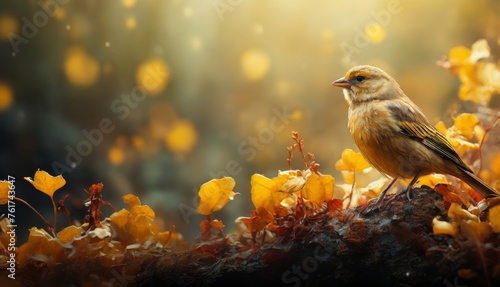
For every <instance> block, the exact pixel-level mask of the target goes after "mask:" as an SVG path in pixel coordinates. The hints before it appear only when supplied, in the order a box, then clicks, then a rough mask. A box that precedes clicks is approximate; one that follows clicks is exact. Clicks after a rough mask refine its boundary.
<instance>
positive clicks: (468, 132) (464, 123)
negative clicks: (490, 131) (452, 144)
mask: <svg viewBox="0 0 500 287" xmlns="http://www.w3.org/2000/svg"><path fill="white" fill-rule="evenodd" d="M477 124H479V119H478V118H477V117H476V116H475V115H474V114H468V113H463V114H460V115H459V116H458V117H457V118H456V119H455V125H454V129H455V131H457V132H458V133H459V134H461V135H462V136H463V137H464V138H465V139H466V140H470V139H472V137H473V136H474V127H475V126H476V125H477Z"/></svg>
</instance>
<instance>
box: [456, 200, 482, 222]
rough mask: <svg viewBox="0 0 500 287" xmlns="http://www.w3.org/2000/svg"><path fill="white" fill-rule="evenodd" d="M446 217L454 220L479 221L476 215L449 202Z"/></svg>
mask: <svg viewBox="0 0 500 287" xmlns="http://www.w3.org/2000/svg"><path fill="white" fill-rule="evenodd" d="M448 217H449V218H451V219H453V220H454V221H463V220H472V221H476V222H479V218H478V217H477V216H475V215H474V214H472V213H470V212H468V211H467V210H465V209H463V208H462V207H461V206H460V205H459V204H457V203H452V204H451V206H450V209H448Z"/></svg>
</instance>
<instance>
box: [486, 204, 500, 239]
mask: <svg viewBox="0 0 500 287" xmlns="http://www.w3.org/2000/svg"><path fill="white" fill-rule="evenodd" d="M489 212H490V213H489V215H488V220H489V222H490V224H491V227H492V229H493V232H496V233H500V205H496V206H493V207H492V208H490V211H489Z"/></svg>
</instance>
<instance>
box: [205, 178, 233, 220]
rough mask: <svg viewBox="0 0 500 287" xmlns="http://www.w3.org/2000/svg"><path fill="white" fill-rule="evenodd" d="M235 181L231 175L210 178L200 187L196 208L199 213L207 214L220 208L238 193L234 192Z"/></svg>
mask: <svg viewBox="0 0 500 287" xmlns="http://www.w3.org/2000/svg"><path fill="white" fill-rule="evenodd" d="M235 184H236V183H235V181H234V179H233V178H232V177H223V178H221V179H212V180H210V181H209V182H206V183H204V184H203V185H202V186H201V187H200V191H199V192H198V195H199V196H200V205H199V206H198V208H197V209H196V211H198V213H199V214H203V215H209V214H211V213H213V212H215V211H218V210H221V209H222V208H223V207H224V206H225V205H226V204H227V203H228V202H229V201H230V200H233V199H234V197H235V196H236V195H238V194H239V193H237V192H234V191H233V188H234V186H235Z"/></svg>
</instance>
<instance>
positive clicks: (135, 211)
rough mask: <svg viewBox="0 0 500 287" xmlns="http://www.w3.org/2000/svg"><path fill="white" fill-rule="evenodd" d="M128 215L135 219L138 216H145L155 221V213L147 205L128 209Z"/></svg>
mask: <svg viewBox="0 0 500 287" xmlns="http://www.w3.org/2000/svg"><path fill="white" fill-rule="evenodd" d="M130 213H131V214H132V217H134V218H135V217H137V216H139V215H142V216H147V217H149V218H151V219H155V212H154V211H153V209H152V208H151V207H149V206H148V205H136V206H133V207H131V208H130Z"/></svg>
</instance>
